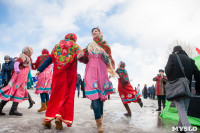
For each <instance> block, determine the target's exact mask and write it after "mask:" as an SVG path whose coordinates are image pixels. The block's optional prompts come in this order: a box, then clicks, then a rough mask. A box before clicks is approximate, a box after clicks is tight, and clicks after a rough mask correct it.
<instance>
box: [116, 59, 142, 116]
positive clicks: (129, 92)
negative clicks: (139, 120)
mask: <svg viewBox="0 0 200 133" xmlns="http://www.w3.org/2000/svg"><path fill="white" fill-rule="evenodd" d="M116 72H117V73H118V75H119V77H120V78H119V79H118V91H119V95H120V97H121V99H122V102H123V104H124V107H125V108H126V110H127V113H125V114H124V115H126V116H131V110H130V108H129V106H128V103H131V102H138V103H139V105H140V106H141V107H142V106H143V103H142V100H141V98H140V96H141V95H140V94H139V92H137V91H136V90H134V89H133V87H132V85H131V84H130V82H129V77H128V73H127V71H126V69H125V63H124V62H122V61H121V62H120V63H119V65H118V69H117V70H116Z"/></svg>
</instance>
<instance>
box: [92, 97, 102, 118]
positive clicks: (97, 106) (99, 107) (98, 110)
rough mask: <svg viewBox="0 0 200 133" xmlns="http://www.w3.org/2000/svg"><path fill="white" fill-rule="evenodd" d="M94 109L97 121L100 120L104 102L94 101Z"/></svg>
mask: <svg viewBox="0 0 200 133" xmlns="http://www.w3.org/2000/svg"><path fill="white" fill-rule="evenodd" d="M92 108H93V111H94V116H95V120H97V119H100V118H101V116H102V115H103V101H101V100H100V99H96V100H92Z"/></svg>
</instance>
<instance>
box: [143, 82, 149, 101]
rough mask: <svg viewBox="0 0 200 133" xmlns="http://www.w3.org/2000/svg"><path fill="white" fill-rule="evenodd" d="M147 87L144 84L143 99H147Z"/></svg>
mask: <svg viewBox="0 0 200 133" xmlns="http://www.w3.org/2000/svg"><path fill="white" fill-rule="evenodd" d="M147 93H148V92H147V85H146V84H145V85H144V89H143V97H144V99H147Z"/></svg>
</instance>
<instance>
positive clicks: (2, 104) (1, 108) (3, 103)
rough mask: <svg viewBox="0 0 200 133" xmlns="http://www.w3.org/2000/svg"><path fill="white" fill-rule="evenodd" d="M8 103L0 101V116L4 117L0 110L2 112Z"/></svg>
mask: <svg viewBox="0 0 200 133" xmlns="http://www.w3.org/2000/svg"><path fill="white" fill-rule="evenodd" d="M7 102H8V101H3V100H2V101H1V103H0V115H6V114H5V113H3V112H2V110H3V107H4V106H5V105H6V103H7Z"/></svg>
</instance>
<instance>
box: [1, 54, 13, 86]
mask: <svg viewBox="0 0 200 133" xmlns="http://www.w3.org/2000/svg"><path fill="white" fill-rule="evenodd" d="M4 60H5V63H3V65H2V69H1V78H2V83H3V87H5V86H7V85H8V82H9V81H10V79H11V73H12V69H13V68H14V60H13V59H12V58H10V56H8V55H6V56H5V57H4Z"/></svg>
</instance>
